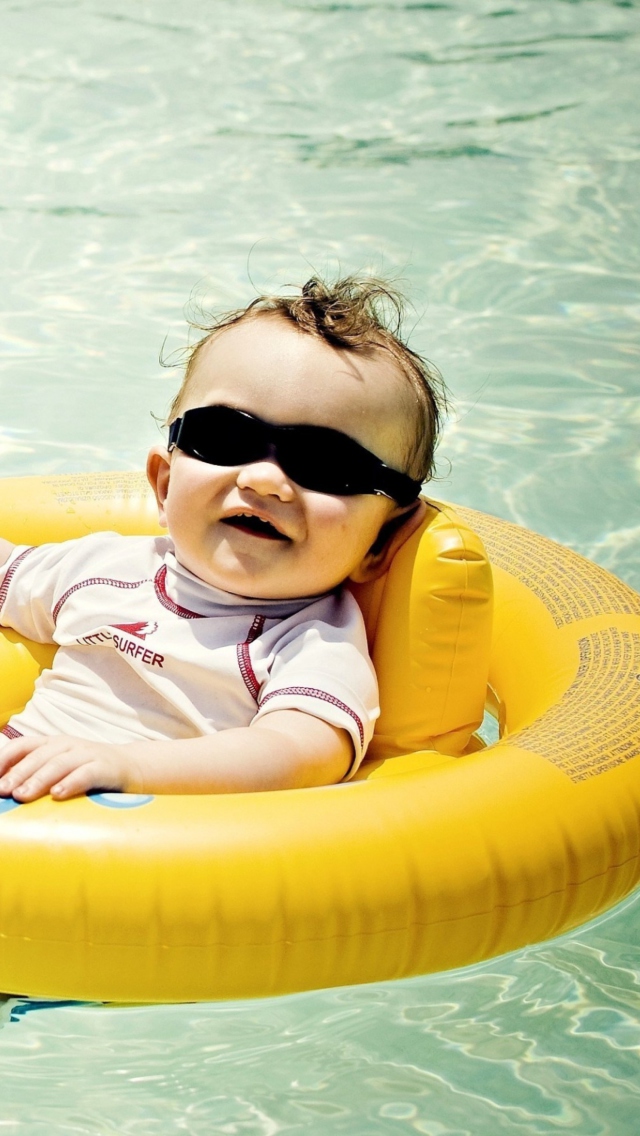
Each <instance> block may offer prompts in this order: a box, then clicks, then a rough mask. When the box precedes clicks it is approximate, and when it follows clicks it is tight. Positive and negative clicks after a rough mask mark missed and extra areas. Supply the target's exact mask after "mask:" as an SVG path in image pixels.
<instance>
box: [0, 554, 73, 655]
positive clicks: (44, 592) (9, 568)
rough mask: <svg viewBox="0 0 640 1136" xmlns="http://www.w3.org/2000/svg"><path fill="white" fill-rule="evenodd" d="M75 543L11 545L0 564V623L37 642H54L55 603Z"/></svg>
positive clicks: (63, 583) (62, 586) (63, 585)
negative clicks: (9, 550) (8, 554)
mask: <svg viewBox="0 0 640 1136" xmlns="http://www.w3.org/2000/svg"><path fill="white" fill-rule="evenodd" d="M83 539H85V540H86V538H83ZM78 543H79V542H78V541H76V540H67V541H61V542H60V543H59V544H41V545H38V546H28V545H17V546H16V548H14V550H13V552H12V553H11V555H10V557H9V559H8V560H7V561H6V563H5V564H3V565H2V567H0V626H2V627H11V628H13V630H14V631H17V632H18V633H19V634H20V635H24V636H25V638H27V639H34V640H35V641H36V642H37V643H53V642H54V641H55V636H54V632H55V605H56V602H57V597H58V596H59V595H60V594H61V593H62V592H63V591H64V588H65V582H64V581H65V578H66V576H67V575H68V569H67V565H68V563H69V560H70V558H71V554H72V552H73V550H75V549H76V548H77V546H78Z"/></svg>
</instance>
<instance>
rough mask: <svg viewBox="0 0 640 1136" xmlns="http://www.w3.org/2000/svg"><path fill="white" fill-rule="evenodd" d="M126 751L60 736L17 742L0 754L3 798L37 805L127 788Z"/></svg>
mask: <svg viewBox="0 0 640 1136" xmlns="http://www.w3.org/2000/svg"><path fill="white" fill-rule="evenodd" d="M125 780H126V762H125V754H124V747H123V746H118V745H108V744H106V743H104V742H90V741H85V740H84V739H82V738H72V737H66V736H64V735H58V736H56V737H52V738H33V737H32V738H26V737H25V738H17V739H16V740H15V741H12V742H11V743H10V745H8V746H5V747H4V748H3V749H2V750H0V797H11V796H13V798H14V799H15V800H16V801H35V800H36V798H38V797H44V796H46V794H47V793H51V796H52V797H55V798H56V800H58V801H64V800H66V799H67V798H68V797H77V796H79V795H80V794H81V793H87V792H89V790H90V789H104V790H112V791H114V792H118V791H121V790H123V789H124V788H125Z"/></svg>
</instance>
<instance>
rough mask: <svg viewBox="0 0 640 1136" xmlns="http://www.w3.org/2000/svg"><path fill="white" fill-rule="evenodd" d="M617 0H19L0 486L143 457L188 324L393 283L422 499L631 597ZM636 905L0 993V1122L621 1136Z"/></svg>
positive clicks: (7, 44) (635, 417)
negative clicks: (180, 991)
mask: <svg viewBox="0 0 640 1136" xmlns="http://www.w3.org/2000/svg"><path fill="white" fill-rule="evenodd" d="M639 6H640V5H639V4H638V3H636V2H635V0H618V2H612V0H611V2H605V0H443V2H442V3H435V2H434V3H419V2H417V0H415V2H414V0H405V2H399V0H397V2H391V0H362V2H355V0H354V2H349V0H345V2H340V3H337V2H336V3H331V2H328V0H298V2H294V0H270V2H269V3H267V2H266V0H262V2H259V0H256V2H255V3H249V2H248V0H234V2H232V0H181V3H180V4H175V3H169V0H148V2H145V0H140V2H139V3H138V4H136V5H131V4H130V3H128V2H125V0H66V2H65V0H41V2H40V3H38V2H37V0H29V2H28V3H27V2H26V0H7V2H6V3H5V4H4V5H3V10H2V15H1V22H2V36H1V37H0V57H1V62H2V67H1V69H0V140H1V149H0V163H1V169H2V176H1V178H0V283H1V285H2V287H1V291H0V295H1V296H2V301H1V304H0V396H1V399H2V403H1V406H2V409H1V412H0V476H9V475H12V474H18V473H20V474H26V473H42V472H52V471H56V472H63V471H78V470H95V469H118V468H119V469H122V468H137V467H139V466H140V465H141V463H142V461H143V458H144V454H145V450H146V448H147V446H148V445H149V444H150V443H152V442H153V441H155V440H157V438H158V437H159V435H158V427H157V425H156V422H155V420H154V418H153V417H152V413H153V414H155V415H159V416H162V415H163V414H164V413H165V411H166V409H167V406H168V403H169V401H170V397H171V394H172V391H173V390H174V388H175V384H176V381H177V372H176V371H175V370H172V369H171V367H166V366H161V365H160V363H159V355H160V354H162V356H163V358H164V361H165V363H169V364H171V363H179V360H180V352H181V350H182V349H183V348H184V346H185V343H186V342H187V329H186V323H185V311H184V309H185V304H187V305H188V306H189V308H190V310H191V311H192V312H196V313H197V311H198V309H199V308H202V307H204V308H206V307H207V306H214V307H216V308H220V307H222V308H229V307H233V306H235V305H237V304H241V303H244V302H246V301H247V299H249V298H250V297H251V296H252V295H253V290H254V288H255V289H264V288H272V287H276V286H279V285H281V284H284V283H287V282H298V283H299V282H302V281H303V280H304V279H306V278H307V277H308V276H309V275H311V274H312V271H314V270H319V271H320V272H329V273H332V272H336V271H337V270H339V269H345V270H354V269H360V268H362V269H373V270H374V271H382V272H385V273H387V274H390V275H392V276H395V277H396V278H398V279H399V280H400V281H401V282H402V283H403V285H404V287H405V288H406V290H407V292H408V293H409V294H410V296H411V298H412V301H413V308H412V309H411V310H410V311H409V313H408V320H407V327H408V328H410V329H412V336H411V342H412V344H413V345H414V346H415V347H416V348H417V349H418V350H420V351H422V352H424V353H425V354H427V355H428V356H429V357H430V358H431V359H432V360H434V361H435V362H436V363H437V364H438V366H439V367H440V368H441V370H442V372H443V373H444V375H445V378H446V380H447V382H448V384H449V386H450V388H451V391H452V392H453V395H454V399H453V405H452V413H451V417H450V420H449V423H448V426H447V430H446V433H445V437H444V440H443V443H442V446H441V449H440V459H439V471H440V473H439V476H440V481H439V482H438V484H437V485H436V487H435V493H436V494H441V495H446V496H448V497H450V498H452V499H453V500H457V501H461V502H464V503H466V504H469V505H473V506H476V507H478V508H480V509H485V510H487V511H490V512H494V513H497V514H499V515H501V516H504V517H508V518H511V519H515V520H517V521H519V522H521V523H523V524H525V525H528V526H529V527H531V528H534V529H536V530H538V531H540V532H543V533H546V534H547V535H549V536H552V537H554V538H556V539H559V540H561V541H563V542H564V543H566V544H568V545H570V546H571V547H573V548H576V549H577V550H578V551H580V552H582V553H584V554H586V555H587V556H590V557H592V558H593V559H595V560H597V561H598V562H599V563H601V564H603V565H605V566H606V567H608V568H610V569H612V570H613V571H614V572H616V573H617V574H618V575H620V576H621V577H622V578H623V579H625V580H627V581H628V582H629V583H630V584H632V585H633V586H635V587H637V588H640V508H639V505H638V500H639V482H640V447H639V445H638V438H639V436H640V397H639V395H640V379H639V376H638V353H637V344H638V340H637V327H638V316H639V315H640V300H639V296H638V278H639V265H638V247H639V246H638V228H637V176H638V175H637V170H638V159H639V157H640V145H639V138H638V116H637V107H638V99H639V94H640V91H639V88H640V68H639V67H638V62H639V59H638V57H639V50H638V48H639V42H640V18H639V11H638V8H639ZM639 915H640V899H639V898H638V897H637V896H636V897H630V898H629V899H628V900H627V901H626V902H625V903H623V904H622V905H621V906H620V907H619V908H618V909H617V910H616V911H614V912H611V913H609V914H608V915H606V916H604V917H602V918H600V919H599V920H596V921H595V922H594V923H593V924H591V925H590V926H588V927H586V928H583V929H581V930H580V931H579V932H577V933H575V934H572V935H568V936H565V937H563V938H561V939H559V940H556V941H554V942H552V943H546V944H543V945H540V946H534V947H531V948H529V949H527V950H525V951H520V952H517V953H515V954H513V955H510V956H508V957H506V958H502V959H497V960H493V961H491V962H489V963H486V964H483V965H482V966H477V967H472V968H469V969H468V970H464V971H458V972H452V973H447V974H441V975H435V976H429V977H426V978H420V979H413V980H411V981H406V982H398V983H390V984H386V983H384V984H378V985H373V986H365V987H353V988H349V989H340V990H333V991H323V992H317V993H310V994H304V995H299V996H295V997H291V998H284V999H277V1000H268V1001H263V1002H238V1003H231V1004H224V1005H213V1004H211V1005H188V1006H174V1007H129V1008H120V1007H108V1006H93V1005H91V1006H86V1005H73V1004H64V1003H62V1004H58V1003H51V1004H47V1005H45V1004H43V1003H40V1002H29V1001H27V1000H25V999H16V998H10V999H7V1000H6V1001H4V1002H3V1003H0V1024H2V1029H1V1030H0V1070H1V1071H2V1091H1V1093H0V1130H4V1129H5V1128H6V1129H7V1130H8V1131H14V1130H15V1131H17V1132H19V1133H22V1134H24V1136H40V1134H43V1136H44V1134H45V1133H47V1134H49V1133H51V1132H56V1133H70V1134H71V1133H74V1134H75V1133H82V1134H85V1133H86V1134H90V1136H94V1134H95V1136H97V1134H100V1136H102V1134H116V1133H117V1134H123V1133H132V1134H133V1133H135V1134H136V1136H151V1134H156V1133H159V1134H161V1136H165V1134H167V1133H171V1132H174V1131H176V1132H178V1131H179V1132H186V1133H189V1134H194V1136H195V1134H198V1136H199V1134H201V1133H202V1134H205V1133H206V1134H207V1136H208V1134H211V1133H226V1134H236V1133H237V1134H242V1136H245V1134H253V1133H255V1134H260V1136H276V1134H279V1133H288V1132H305V1133H310V1134H311V1136H316V1134H317V1136H320V1134H322V1136H326V1134H328V1133H334V1132H335V1133H345V1134H347V1136H374V1134H377V1133H385V1134H387V1133H399V1134H407V1136H408V1134H410V1133H413V1132H417V1133H424V1134H427V1136H498V1134H502V1133H509V1134H511V1133H514V1134H515V1133H518V1132H521V1133H527V1134H530V1133H536V1134H538V1133H539V1134H545V1136H546V1134H552V1133H556V1134H557V1133H562V1132H571V1133H574V1134H577V1136H636V1133H637V1132H638V1129H639V1121H638V1116H640V1078H639V1077H638V1071H639V1060H638V1059H639V1056H640V948H639V947H638V935H637V930H636V928H637V926H638V917H639Z"/></svg>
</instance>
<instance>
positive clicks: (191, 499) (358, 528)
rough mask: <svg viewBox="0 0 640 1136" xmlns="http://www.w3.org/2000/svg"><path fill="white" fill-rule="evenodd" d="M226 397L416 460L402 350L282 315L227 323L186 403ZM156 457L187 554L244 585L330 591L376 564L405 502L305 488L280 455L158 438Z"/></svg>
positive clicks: (289, 593) (284, 592) (263, 592)
mask: <svg viewBox="0 0 640 1136" xmlns="http://www.w3.org/2000/svg"><path fill="white" fill-rule="evenodd" d="M215 405H223V406H229V407H233V408H235V409H237V410H243V411H246V412H248V413H250V414H253V415H255V416H256V417H258V418H261V419H263V420H266V421H267V422H270V423H274V424H277V425H299V424H305V425H311V426H325V427H330V428H332V429H334V430H340V431H342V432H343V433H345V434H348V435H349V436H350V437H351V438H353V439H355V440H356V441H357V442H359V443H360V444H361V445H362V446H364V447H365V448H366V449H368V450H371V451H372V452H373V453H374V454H376V455H377V456H378V457H379V458H381V459H382V461H384V462H385V463H386V464H387V465H390V466H392V467H393V468H395V469H400V470H404V468H405V461H406V454H407V452H408V449H409V446H410V440H411V422H412V418H411V415H412V408H413V405H414V401H413V399H412V391H411V387H410V385H409V383H408V382H407V380H406V379H405V378H404V376H403V375H402V374H401V373H400V372H399V371H398V370H397V368H396V367H395V365H394V363H393V361H392V360H391V359H390V358H389V357H388V356H386V355H385V353H384V352H382V351H380V352H375V353H372V354H371V355H370V356H367V357H361V356H356V355H354V354H352V353H346V352H341V351H338V350H335V349H334V348H332V347H330V346H329V345H328V344H327V343H325V342H324V341H322V340H317V339H315V338H313V337H311V336H309V335H307V334H305V333H304V332H300V331H297V330H296V328H295V327H294V326H292V325H290V324H288V323H287V322H286V321H285V320H284V319H283V318H281V317H278V316H271V315H269V316H266V315H261V316H256V318H254V319H248V320H246V321H245V322H242V323H240V324H237V325H235V326H232V327H230V328H227V329H226V330H224V331H223V332H221V333H220V334H219V335H217V336H214V337H213V338H212V339H211V340H210V341H209V343H208V344H206V346H205V347H204V348H203V349H202V351H201V352H200V355H199V358H198V361H197V364H196V369H195V372H194V374H193V376H192V383H191V387H190V389H189V394H188V398H187V400H186V401H185V403H184V405H183V406H182V407H181V413H182V414H183V413H184V412H185V411H186V410H189V409H191V408H194V407H199V406H215ZM326 462H327V463H328V464H329V463H330V462H331V453H327V454H326ZM148 469H149V477H150V480H151V483H152V485H153V486H154V488H155V490H156V494H157V497H158V502H159V506H160V519H161V521H162V522H163V523H164V524H166V525H167V527H168V529H169V532H170V535H171V537H172V539H173V541H174V544H175V550H176V556H177V558H178V560H179V561H180V563H181V564H183V565H184V567H185V568H188V569H189V571H191V572H193V573H194V574H195V575H196V576H199V577H200V579H202V580H205V581H206V582H207V583H209V584H213V585H215V586H216V587H218V588H221V589H223V590H224V591H228V592H234V593H236V594H238V595H243V596H250V597H256V598H264V599H281V598H293V597H298V596H313V595H318V594H320V593H322V592H325V591H328V590H329V589H331V588H333V587H335V586H336V585H337V584H339V583H341V582H342V581H343V580H346V579H347V578H348V577H350V576H352V575H354V574H356V575H358V574H360V573H361V571H362V569H363V567H364V568H366V567H367V566H370V562H371V557H370V556H369V550H370V549H371V546H372V545H373V544H374V542H375V541H376V538H377V536H378V534H379V532H380V529H381V527H382V526H383V525H384V524H385V523H386V522H388V521H389V520H391V519H392V518H393V517H395V516H396V515H399V514H400V513H402V512H403V511H404V510H401V509H399V508H398V506H397V505H396V503H395V502H394V501H391V500H389V498H387V497H381V496H374V495H368V494H367V495H365V494H359V495H357V496H343V497H338V496H332V495H330V494H328V493H320V492H317V491H315V490H310V489H304V488H302V487H301V486H300V485H298V484H296V483H295V482H294V481H292V480H291V478H289V477H288V476H287V475H286V474H285V473H284V472H283V470H282V469H281V468H280V466H279V465H278V464H277V461H276V460H275V459H274V458H271V457H268V458H264V459H261V460H258V461H254V462H251V463H249V464H247V465H241V466H218V465H209V464H208V463H206V462H203V461H200V460H198V459H196V458H193V457H189V456H188V455H187V454H185V453H183V452H182V451H181V450H179V449H174V450H173V451H172V453H171V454H167V451H166V450H163V449H162V448H161V447H155V448H154V450H152V452H151V454H150V458H149V466H148ZM261 522H268V523H267V524H262V525H261Z"/></svg>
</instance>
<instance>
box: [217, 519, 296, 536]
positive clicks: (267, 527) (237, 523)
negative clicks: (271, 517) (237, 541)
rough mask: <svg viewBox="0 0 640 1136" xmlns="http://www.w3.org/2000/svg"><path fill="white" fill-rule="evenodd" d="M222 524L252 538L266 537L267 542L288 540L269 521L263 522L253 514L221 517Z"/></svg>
mask: <svg viewBox="0 0 640 1136" xmlns="http://www.w3.org/2000/svg"><path fill="white" fill-rule="evenodd" d="M222 523H223V524H225V525H231V526H232V528H234V529H241V531H242V532H249V533H251V534H252V535H253V536H261V537H266V538H267V540H289V537H288V536H285V534H284V533H282V532H280V531H279V530H278V529H277V528H276V527H275V525H272V524H271V521H263V520H262V518H261V517H256V516H254V514H253V513H236V515H235V516H233V517H223V518H222Z"/></svg>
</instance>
